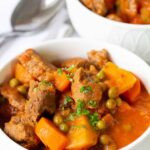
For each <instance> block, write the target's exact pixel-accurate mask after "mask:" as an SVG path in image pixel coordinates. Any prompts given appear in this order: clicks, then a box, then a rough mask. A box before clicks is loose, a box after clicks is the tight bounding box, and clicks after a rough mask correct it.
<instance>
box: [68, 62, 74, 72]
mask: <svg viewBox="0 0 150 150" xmlns="http://www.w3.org/2000/svg"><path fill="white" fill-rule="evenodd" d="M74 68H75V65H74V64H73V65H71V66H70V67H69V68H67V71H72V70H73V69H74Z"/></svg>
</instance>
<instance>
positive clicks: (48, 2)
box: [0, 0, 65, 46]
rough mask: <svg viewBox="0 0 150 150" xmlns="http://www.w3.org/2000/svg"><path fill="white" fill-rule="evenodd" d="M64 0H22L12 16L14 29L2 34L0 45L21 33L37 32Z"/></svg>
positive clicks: (55, 12)
mask: <svg viewBox="0 0 150 150" xmlns="http://www.w3.org/2000/svg"><path fill="white" fill-rule="evenodd" d="M64 3H65V2H64V0H21V1H20V2H19V3H18V5H17V6H16V8H15V10H14V12H13V14H12V16H11V26H12V31H10V32H8V33H3V34H0V37H1V38H3V39H1V43H0V46H2V45H3V44H5V42H7V41H8V40H11V39H13V38H16V37H18V36H20V35H28V34H31V33H34V32H37V31H39V30H41V29H43V28H44V27H45V25H46V24H47V23H48V22H49V21H50V19H52V17H54V16H55V15H56V14H57V12H58V11H59V9H60V8H61V7H62V6H63V5H64Z"/></svg>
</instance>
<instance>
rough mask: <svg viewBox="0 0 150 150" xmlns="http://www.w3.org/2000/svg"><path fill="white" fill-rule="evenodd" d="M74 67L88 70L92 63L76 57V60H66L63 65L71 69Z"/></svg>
mask: <svg viewBox="0 0 150 150" xmlns="http://www.w3.org/2000/svg"><path fill="white" fill-rule="evenodd" d="M73 65H74V67H76V68H79V67H83V68H88V67H89V65H90V62H89V61H88V60H87V59H84V58H80V57H76V58H71V59H67V60H64V61H63V62H62V63H61V67H67V68H69V67H71V66H73Z"/></svg>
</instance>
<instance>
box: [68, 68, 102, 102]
mask: <svg viewBox="0 0 150 150" xmlns="http://www.w3.org/2000/svg"><path fill="white" fill-rule="evenodd" d="M73 81H74V82H73V83H72V85H71V91H72V97H73V99H74V100H75V101H77V100H79V99H80V100H83V101H85V102H88V101H89V100H93V101H96V102H97V103H99V102H100V100H101V98H102V88H101V85H100V84H98V83H96V82H95V75H93V73H92V72H90V71H87V70H85V69H83V68H79V69H78V70H77V71H76V72H75V74H74V77H73Z"/></svg>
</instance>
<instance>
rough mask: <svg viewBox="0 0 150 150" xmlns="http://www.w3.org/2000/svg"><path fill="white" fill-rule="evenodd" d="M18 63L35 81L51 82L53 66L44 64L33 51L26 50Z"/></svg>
mask: <svg viewBox="0 0 150 150" xmlns="http://www.w3.org/2000/svg"><path fill="white" fill-rule="evenodd" d="M18 59H19V62H20V63H21V64H22V65H23V66H24V67H25V69H26V70H27V71H28V72H29V73H30V74H31V75H32V76H33V77H34V78H35V79H37V80H39V81H42V80H46V81H52V80H53V72H54V71H55V69H56V68H55V66H53V65H52V64H50V63H47V62H45V61H44V60H43V59H42V58H41V57H40V56H39V55H38V54H37V53H36V52H35V51H34V50H32V49H28V50H26V51H25V52H24V53H23V54H22V55H21V56H19V58H18Z"/></svg>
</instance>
